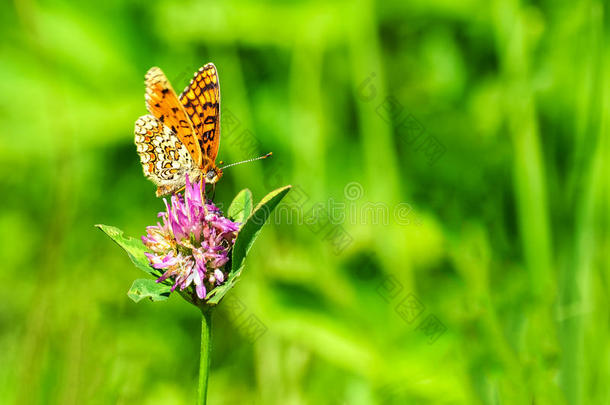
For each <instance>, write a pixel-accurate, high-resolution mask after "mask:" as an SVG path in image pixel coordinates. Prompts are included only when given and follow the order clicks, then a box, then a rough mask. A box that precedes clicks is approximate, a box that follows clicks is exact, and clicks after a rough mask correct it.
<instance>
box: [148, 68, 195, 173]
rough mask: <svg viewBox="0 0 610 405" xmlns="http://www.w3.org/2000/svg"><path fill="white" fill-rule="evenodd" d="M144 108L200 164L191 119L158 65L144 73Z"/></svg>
mask: <svg viewBox="0 0 610 405" xmlns="http://www.w3.org/2000/svg"><path fill="white" fill-rule="evenodd" d="M146 108H147V109H148V112H150V113H151V114H152V115H153V116H154V117H155V118H156V119H157V120H158V121H160V122H161V123H162V124H164V125H165V126H166V127H168V128H169V129H170V130H171V131H172V132H173V133H174V134H175V135H176V136H177V137H178V139H180V141H181V142H182V144H183V145H184V146H185V147H186V150H187V151H188V153H189V154H190V155H191V157H192V159H193V161H194V162H195V164H197V165H200V164H201V162H202V160H201V158H202V154H201V146H200V143H199V141H198V140H197V138H196V137H195V130H194V129H193V124H192V123H191V119H190V118H189V116H187V113H186V111H184V107H183V106H182V104H181V103H180V101H178V97H177V96H176V92H174V89H173V88H172V86H171V84H170V83H169V80H167V77H166V76H165V74H164V73H163V72H162V71H161V69H159V68H158V67H153V68H150V69H149V71H148V72H147V73H146Z"/></svg>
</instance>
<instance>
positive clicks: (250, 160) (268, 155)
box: [220, 152, 273, 170]
mask: <svg viewBox="0 0 610 405" xmlns="http://www.w3.org/2000/svg"><path fill="white" fill-rule="evenodd" d="M271 155H273V152H269V153H267V154H266V155H263V156H259V157H257V158H254V159H248V160H242V161H241V162H236V163H231V164H230V165H226V166H222V167H221V168H220V170H222V169H226V168H227V167H231V166H237V165H240V164H242V163H248V162H254V161H255V160H262V159H267V158H268V157H270V156H271Z"/></svg>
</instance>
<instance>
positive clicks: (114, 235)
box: [95, 224, 161, 277]
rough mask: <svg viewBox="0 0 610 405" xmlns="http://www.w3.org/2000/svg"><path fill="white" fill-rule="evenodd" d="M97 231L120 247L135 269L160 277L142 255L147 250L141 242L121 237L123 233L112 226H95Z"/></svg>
mask: <svg viewBox="0 0 610 405" xmlns="http://www.w3.org/2000/svg"><path fill="white" fill-rule="evenodd" d="M95 226H96V227H98V228H99V229H101V230H102V231H103V232H104V233H105V234H106V235H108V236H109V237H110V239H112V240H113V241H115V242H116V243H117V245H119V246H120V247H122V248H123V250H125V252H127V255H129V258H130V259H131V261H132V262H133V264H135V265H136V267H137V268H139V269H141V270H144V271H145V272H146V273H148V274H150V275H152V276H154V277H159V276H160V275H161V273H160V271H159V270H157V269H155V268H153V267H152V266H151V265H150V263H149V262H148V258H147V257H146V256H145V255H144V253H147V252H148V249H147V248H146V246H144V244H143V243H142V241H141V240H139V239H134V238H129V237H126V236H125V235H123V231H122V230H120V229H119V228H115V227H114V226H109V225H101V224H100V225H95Z"/></svg>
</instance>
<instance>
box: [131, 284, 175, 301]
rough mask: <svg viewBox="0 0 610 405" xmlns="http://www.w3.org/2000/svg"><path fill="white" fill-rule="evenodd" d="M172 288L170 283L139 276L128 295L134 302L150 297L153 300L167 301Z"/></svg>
mask: <svg viewBox="0 0 610 405" xmlns="http://www.w3.org/2000/svg"><path fill="white" fill-rule="evenodd" d="M170 290H171V287H170V286H169V285H166V284H160V283H157V282H156V281H155V280H151V279H148V278H139V279H137V280H135V281H134V282H133V284H132V285H131V288H130V289H129V291H128V292H127V296H128V297H129V298H131V299H132V300H133V301H134V302H140V301H142V300H143V299H144V298H150V299H151V301H165V300H166V299H167V298H168V297H169V294H170Z"/></svg>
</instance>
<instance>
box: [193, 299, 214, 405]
mask: <svg viewBox="0 0 610 405" xmlns="http://www.w3.org/2000/svg"><path fill="white" fill-rule="evenodd" d="M201 314H202V316H201V353H200V357H199V390H198V393H197V404H198V405H205V404H206V396H207V393H208V373H209V371H210V353H211V352H212V345H211V343H212V311H211V310H210V309H209V308H208V309H204V308H202V309H201Z"/></svg>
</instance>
